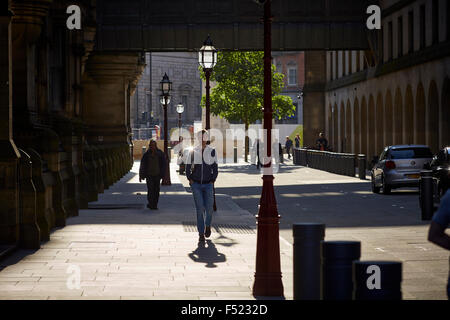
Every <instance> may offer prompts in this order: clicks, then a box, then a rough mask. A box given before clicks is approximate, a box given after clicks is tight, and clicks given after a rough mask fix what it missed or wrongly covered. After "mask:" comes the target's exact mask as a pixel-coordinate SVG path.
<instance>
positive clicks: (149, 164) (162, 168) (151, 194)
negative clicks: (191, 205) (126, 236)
mask: <svg viewBox="0 0 450 320" xmlns="http://www.w3.org/2000/svg"><path fill="white" fill-rule="evenodd" d="M166 164H167V162H166V156H165V154H164V152H162V151H161V150H159V149H158V147H157V146H156V141H155V140H153V139H151V140H150V143H149V149H148V150H147V152H145V153H144V155H143V156H142V159H141V165H140V167H139V182H141V181H142V180H146V182H147V201H148V204H147V208H149V209H152V210H158V200H159V189H160V186H161V179H163V178H164V176H165V174H166Z"/></svg>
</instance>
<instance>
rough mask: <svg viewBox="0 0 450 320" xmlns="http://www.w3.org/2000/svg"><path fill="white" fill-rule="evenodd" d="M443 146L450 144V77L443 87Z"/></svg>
mask: <svg viewBox="0 0 450 320" xmlns="http://www.w3.org/2000/svg"><path fill="white" fill-rule="evenodd" d="M441 110H442V116H441V147H446V146H450V79H449V78H446V79H445V81H444V85H443V87H442V104H441Z"/></svg>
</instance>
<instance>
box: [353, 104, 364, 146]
mask: <svg viewBox="0 0 450 320" xmlns="http://www.w3.org/2000/svg"><path fill="white" fill-rule="evenodd" d="M360 134H361V119H360V118H359V102H358V98H355V101H354V102H353V152H354V153H356V154H358V153H362V152H361V145H360V141H361V138H360Z"/></svg>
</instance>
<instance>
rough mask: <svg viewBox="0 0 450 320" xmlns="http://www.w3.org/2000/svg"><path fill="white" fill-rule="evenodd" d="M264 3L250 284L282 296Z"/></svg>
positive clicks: (266, 6)
mask: <svg viewBox="0 0 450 320" xmlns="http://www.w3.org/2000/svg"><path fill="white" fill-rule="evenodd" d="M255 1H256V2H257V3H259V4H263V3H264V130H265V132H266V139H265V140H266V141H265V148H266V150H267V158H268V159H265V161H264V165H263V166H264V170H263V172H264V174H263V177H262V179H263V189H262V193H261V199H260V201H259V212H258V215H257V224H258V234H257V243H256V272H255V282H254V283H253V295H254V296H265V297H268V296H272V297H283V296H284V293H283V282H282V281H281V266H280V238H279V218H280V216H279V215H278V210H277V202H276V199H275V192H274V189H273V179H274V177H273V175H272V160H271V157H272V150H271V149H272V148H271V141H272V116H273V115H272V114H273V111H272V61H271V60H272V56H271V51H272V48H271V24H272V17H271V13H270V0H267V1H257V0H255Z"/></svg>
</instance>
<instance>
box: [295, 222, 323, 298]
mask: <svg viewBox="0 0 450 320" xmlns="http://www.w3.org/2000/svg"><path fill="white" fill-rule="evenodd" d="M292 231H293V236H294V246H293V248H294V249H293V250H294V258H293V260H294V300H319V299H320V242H321V241H322V240H323V239H324V237H325V224H323V223H301V224H294V225H293V226H292Z"/></svg>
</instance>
